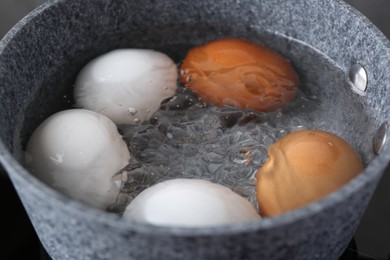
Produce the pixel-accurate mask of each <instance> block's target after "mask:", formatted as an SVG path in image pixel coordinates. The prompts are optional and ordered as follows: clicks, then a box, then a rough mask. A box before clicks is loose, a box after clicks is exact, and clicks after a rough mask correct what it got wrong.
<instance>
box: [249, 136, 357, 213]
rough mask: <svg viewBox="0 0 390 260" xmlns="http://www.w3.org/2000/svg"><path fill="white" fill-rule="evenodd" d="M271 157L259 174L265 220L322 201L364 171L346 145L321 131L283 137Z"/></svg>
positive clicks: (260, 197)
mask: <svg viewBox="0 0 390 260" xmlns="http://www.w3.org/2000/svg"><path fill="white" fill-rule="evenodd" d="M268 156H269V157H268V159H267V161H266V162H265V164H264V165H263V166H262V167H261V168H260V169H259V170H258V172H257V174H256V177H257V185H256V191H257V200H258V202H259V206H260V213H261V214H262V215H263V216H275V215H279V214H282V213H285V212H287V211H290V210H293V209H296V208H299V207H302V206H305V205H307V204H309V203H311V202H314V201H316V200H318V199H321V198H322V197H324V196H326V195H327V194H329V193H331V192H333V191H335V190H337V189H338V188H340V187H341V186H343V185H344V184H346V183H348V182H349V181H350V180H351V179H352V178H354V177H355V176H356V175H358V174H359V172H360V171H362V169H363V165H362V163H361V161H360V159H359V156H358V155H357V153H356V152H355V151H354V150H353V149H352V148H351V146H350V145H349V144H348V143H347V142H345V141H344V140H343V139H341V138H340V137H338V136H336V135H333V134H331V133H328V132H324V131H318V130H303V131H297V132H294V133H291V134H289V135H287V136H285V137H283V138H282V139H280V140H279V141H278V142H276V143H275V144H273V145H271V146H270V147H269V149H268Z"/></svg>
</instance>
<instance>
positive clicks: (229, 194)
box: [123, 179, 260, 227]
mask: <svg viewBox="0 0 390 260" xmlns="http://www.w3.org/2000/svg"><path fill="white" fill-rule="evenodd" d="M123 217H124V218H126V219H130V220H136V221H142V222H146V223H149V224H152V225H159V226H180V227H203V226H216V225H225V224H233V223H240V222H244V221H253V220H258V219H260V216H259V215H258V214H257V212H256V210H255V208H254V207H253V206H252V204H250V202H249V201H248V200H246V199H245V198H243V197H241V196H240V195H238V194H236V193H234V192H233V191H232V190H230V189H228V188H227V187H224V186H222V185H220V184H215V183H212V182H209V181H206V180H194V179H174V180H169V181H165V182H161V183H159V184H156V185H154V186H152V187H150V188H148V189H146V190H144V191H143V192H141V193H140V194H139V195H138V196H137V197H136V198H135V199H134V200H133V201H132V202H131V203H130V204H129V205H128V206H127V208H126V211H125V213H124V215H123Z"/></svg>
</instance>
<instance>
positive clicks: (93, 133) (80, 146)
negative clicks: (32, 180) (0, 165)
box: [25, 109, 130, 209]
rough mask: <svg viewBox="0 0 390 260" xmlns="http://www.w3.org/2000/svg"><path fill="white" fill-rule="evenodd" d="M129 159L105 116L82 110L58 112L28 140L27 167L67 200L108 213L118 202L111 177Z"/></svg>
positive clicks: (121, 140) (125, 146)
mask: <svg viewBox="0 0 390 260" xmlns="http://www.w3.org/2000/svg"><path fill="white" fill-rule="evenodd" d="M129 160H130V153H129V150H128V148H127V145H126V143H125V142H124V141H123V139H122V137H121V135H120V134H119V133H118V131H117V128H116V125H115V124H114V123H113V122H112V121H111V120H110V119H109V118H107V117H106V116H103V115H100V114H98V113H95V112H93V111H89V110H84V109H71V110H65V111H61V112H58V113H56V114H54V115H52V116H50V117H49V118H47V119H46V120H45V121H44V122H43V123H42V124H41V125H40V126H39V127H38V128H37V129H36V130H35V131H34V133H33V134H32V136H31V137H30V139H29V141H28V144H27V147H26V153H25V165H26V167H27V168H28V169H29V170H30V171H31V172H32V173H33V174H34V175H35V176H36V177H38V178H39V179H40V180H42V181H43V182H45V183H46V184H48V185H49V186H52V187H53V188H55V189H58V190H59V191H61V192H63V193H64V194H67V195H68V196H70V197H72V198H74V199H76V200H79V201H82V202H84V203H87V204H89V205H91V206H94V207H97V208H101V209H105V208H107V207H108V206H109V205H111V204H113V203H114V202H115V201H116V198H117V196H118V192H119V188H118V186H117V185H115V183H114V182H113V180H112V177H113V175H114V174H115V173H116V172H118V171H119V170H120V169H122V168H123V167H125V166H126V165H127V164H128V162H129Z"/></svg>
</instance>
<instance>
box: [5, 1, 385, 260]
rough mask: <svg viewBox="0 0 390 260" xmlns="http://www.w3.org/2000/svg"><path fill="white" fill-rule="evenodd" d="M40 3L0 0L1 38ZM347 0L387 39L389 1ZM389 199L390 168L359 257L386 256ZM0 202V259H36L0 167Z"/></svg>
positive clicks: (36, 248)
mask: <svg viewBox="0 0 390 260" xmlns="http://www.w3.org/2000/svg"><path fill="white" fill-rule="evenodd" d="M286 1H287V0H286ZM43 2H44V0H0V38H2V37H3V35H4V34H5V33H6V32H7V31H8V30H9V29H10V28H11V27H12V26H13V25H14V24H15V23H16V22H17V21H18V20H20V19H21V18H22V17H23V16H25V15H26V14H27V13H28V12H30V11H31V10H33V9H34V8H35V7H36V6H38V5H39V4H41V3H43ZM346 2H348V3H350V4H351V5H353V6H354V7H355V8H357V9H358V10H360V11H361V12H362V13H363V14H364V15H365V16H366V17H368V18H369V19H370V20H371V21H372V22H373V23H374V24H375V25H376V26H377V27H378V28H379V29H380V30H381V31H382V32H383V33H384V34H385V35H386V36H387V37H388V38H390V0H346ZM389 201H390V168H388V169H387V171H386V172H385V173H384V176H383V178H382V180H381V183H380V184H379V186H378V188H377V190H376V192H375V194H374V197H373V198H372V200H371V202H370V205H369V207H368V209H367V211H366V213H365V215H364V217H363V219H362V222H361V224H360V226H359V229H358V230H357V232H356V235H355V240H356V243H357V250H358V252H359V256H360V258H361V259H363V258H364V259H387V258H388V257H389V254H390V202H389ZM0 205H1V214H0V216H1V219H0V259H1V260H7V259H31V260H34V259H39V258H40V257H39V256H40V244H39V240H38V238H37V237H36V234H35V232H34V230H33V228H32V227H31V224H30V222H29V220H28V217H27V215H26V213H25V211H24V209H23V207H22V205H21V204H20V201H19V199H18V197H17V195H16V192H15V190H14V189H13V187H12V185H11V183H10V182H9V180H8V178H7V176H6V174H5V173H4V171H3V169H2V168H1V166H0ZM351 250H353V249H351ZM389 259H390V258H389Z"/></svg>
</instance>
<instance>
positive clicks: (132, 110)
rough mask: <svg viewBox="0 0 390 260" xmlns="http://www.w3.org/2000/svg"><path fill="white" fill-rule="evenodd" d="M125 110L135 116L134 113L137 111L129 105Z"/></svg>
mask: <svg viewBox="0 0 390 260" xmlns="http://www.w3.org/2000/svg"><path fill="white" fill-rule="evenodd" d="M127 112H128V113H129V114H130V115H131V116H135V115H136V114H137V113H138V111H137V109H135V108H133V107H129V108H128V109H127Z"/></svg>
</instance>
